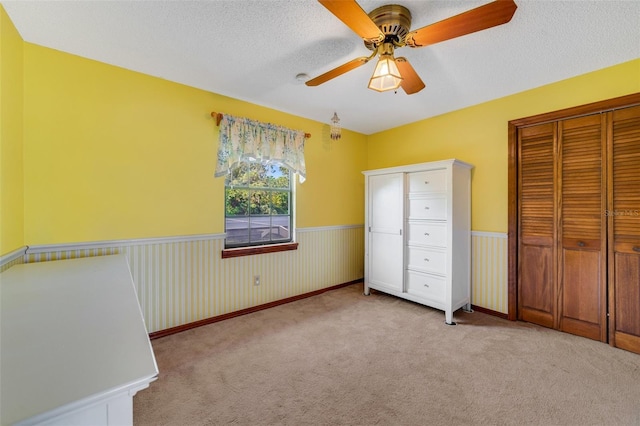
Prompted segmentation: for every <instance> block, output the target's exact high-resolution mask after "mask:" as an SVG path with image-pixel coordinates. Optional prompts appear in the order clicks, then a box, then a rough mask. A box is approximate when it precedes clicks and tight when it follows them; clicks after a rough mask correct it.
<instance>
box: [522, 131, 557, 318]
mask: <svg viewBox="0 0 640 426" xmlns="http://www.w3.org/2000/svg"><path fill="white" fill-rule="evenodd" d="M555 132H556V124H554V123H548V124H541V125H537V126H531V127H526V128H523V129H520V131H519V134H518V162H519V164H520V166H519V168H518V203H519V205H518V210H519V212H520V214H519V219H518V220H519V223H518V229H519V232H520V235H519V237H518V241H519V247H518V269H519V272H518V319H521V320H524V321H529V322H533V323H536V324H540V325H543V326H546V327H554V321H555V317H556V298H555V294H556V288H555V278H554V277H555V269H556V266H555V265H556V262H555V261H554V259H555V258H556V256H555V245H554V240H555V234H554V232H555V231H554V229H555V227H554V222H555V208H554V150H555V136H554V135H555Z"/></svg>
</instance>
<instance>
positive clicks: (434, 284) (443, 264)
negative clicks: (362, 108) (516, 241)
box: [363, 160, 473, 324]
mask: <svg viewBox="0 0 640 426" xmlns="http://www.w3.org/2000/svg"><path fill="white" fill-rule="evenodd" d="M472 168H473V166H472V165H470V164H467V163H463V162H461V161H458V160H444V161H435V162H430V163H421V164H412V165H407V166H401V167H391V168H386V169H378V170H369V171H365V172H363V173H364V175H365V203H366V206H365V229H366V232H365V282H364V287H365V294H367V295H368V294H369V293H370V292H369V290H370V289H372V288H373V289H375V290H379V291H382V292H385V293H389V294H393V295H395V296H398V297H402V298H405V299H408V300H412V301H414V302H418V303H421V304H424V305H427V306H431V307H433V308H436V309H441V310H443V311H445V322H446V323H447V324H455V323H454V322H453V312H454V311H455V310H457V309H459V308H461V307H464V308H465V309H466V310H468V311H470V310H471V169H472Z"/></svg>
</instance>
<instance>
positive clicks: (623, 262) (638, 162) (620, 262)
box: [607, 106, 640, 353]
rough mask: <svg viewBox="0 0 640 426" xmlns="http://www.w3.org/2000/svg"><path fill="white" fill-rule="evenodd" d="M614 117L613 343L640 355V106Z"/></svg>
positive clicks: (615, 113)
mask: <svg viewBox="0 0 640 426" xmlns="http://www.w3.org/2000/svg"><path fill="white" fill-rule="evenodd" d="M610 116H611V117H612V125H611V126H610V141H611V143H610V148H609V153H610V156H609V158H610V160H609V165H610V173H609V179H610V181H611V184H612V185H611V186H612V189H613V191H612V192H611V194H610V195H609V198H610V200H609V207H610V209H609V210H607V214H608V216H609V229H610V234H611V235H610V243H609V257H610V263H609V265H610V274H609V280H610V288H609V298H610V313H611V318H610V322H611V325H610V327H611V343H612V344H613V345H615V346H617V347H619V348H623V349H627V350H630V351H633V352H637V353H640V106H638V107H633V108H626V109H620V110H616V111H613V112H612V113H610Z"/></svg>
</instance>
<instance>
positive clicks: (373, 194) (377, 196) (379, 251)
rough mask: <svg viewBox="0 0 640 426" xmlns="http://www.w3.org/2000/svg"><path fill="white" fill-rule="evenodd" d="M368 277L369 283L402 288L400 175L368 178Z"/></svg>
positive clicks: (395, 288) (402, 212)
mask: <svg viewBox="0 0 640 426" xmlns="http://www.w3.org/2000/svg"><path fill="white" fill-rule="evenodd" d="M368 179H369V181H368V186H369V194H368V197H369V206H368V207H367V208H368V209H369V211H368V220H369V223H368V226H369V230H368V231H369V235H368V237H369V238H368V248H367V251H368V254H369V256H368V257H369V259H368V271H367V272H368V274H367V277H366V279H367V281H368V282H369V283H371V284H376V285H379V286H383V287H387V288H389V289H391V290H395V291H399V292H401V291H403V289H404V285H403V283H404V280H403V276H404V273H403V272H404V256H403V245H404V244H403V243H404V240H403V236H402V227H403V222H404V219H403V217H404V210H403V203H404V174H403V173H393V174H385V175H375V176H369V178H368Z"/></svg>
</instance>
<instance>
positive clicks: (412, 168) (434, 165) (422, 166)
mask: <svg viewBox="0 0 640 426" xmlns="http://www.w3.org/2000/svg"><path fill="white" fill-rule="evenodd" d="M453 165H455V166H460V167H466V168H467V169H469V170H471V169H473V167H474V166H473V165H472V164H469V163H465V162H464V161H460V160H456V159H455V158H452V159H449V160H440V161H429V162H426V163H417V164H407V165H404V166H396V167H387V168H384V169H375V170H365V171H364V172H362V174H363V175H365V176H372V175H384V174H388V173H407V172H420V171H424V170H428V169H431V170H433V169H444V168H446V167H449V166H453Z"/></svg>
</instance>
